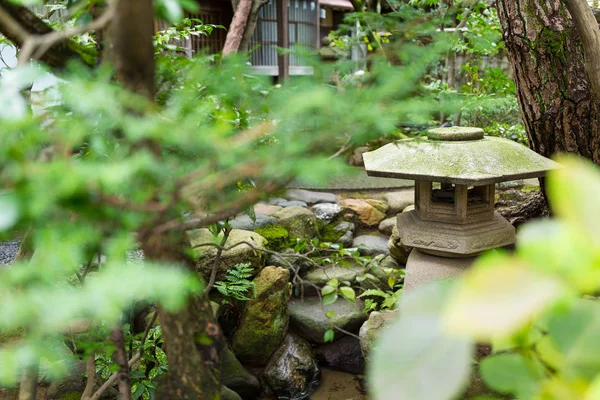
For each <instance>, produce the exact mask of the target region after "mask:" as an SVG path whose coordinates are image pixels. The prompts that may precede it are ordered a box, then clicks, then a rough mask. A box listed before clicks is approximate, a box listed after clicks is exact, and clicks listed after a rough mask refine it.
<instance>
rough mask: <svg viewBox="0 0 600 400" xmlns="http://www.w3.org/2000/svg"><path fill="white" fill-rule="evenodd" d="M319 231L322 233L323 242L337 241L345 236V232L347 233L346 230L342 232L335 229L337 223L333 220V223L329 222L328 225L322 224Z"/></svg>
mask: <svg viewBox="0 0 600 400" xmlns="http://www.w3.org/2000/svg"><path fill="white" fill-rule="evenodd" d="M319 233H320V234H321V241H322V242H330V243H335V242H337V241H338V240H339V239H340V238H341V237H342V236H344V233H346V232H341V231H337V230H335V223H334V222H333V221H332V223H329V224H327V225H325V224H322V225H320V226H319Z"/></svg>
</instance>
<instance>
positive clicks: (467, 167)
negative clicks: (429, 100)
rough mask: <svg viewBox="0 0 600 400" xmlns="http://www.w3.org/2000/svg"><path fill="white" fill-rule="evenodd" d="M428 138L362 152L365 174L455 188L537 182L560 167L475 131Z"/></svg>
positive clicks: (433, 133)
mask: <svg viewBox="0 0 600 400" xmlns="http://www.w3.org/2000/svg"><path fill="white" fill-rule="evenodd" d="M427 136H428V138H414V139H403V140H398V141H396V142H393V143H389V144H387V145H385V146H383V147H380V148H379V149H377V150H374V151H370V152H367V153H363V159H364V162H365V169H366V171H367V174H368V175H369V176H379V177H386V178H403V179H413V180H420V181H432V182H442V183H454V184H460V185H488V184H492V183H498V182H504V181H511V180H515V179H525V178H536V177H540V176H543V175H544V174H545V173H546V171H548V170H551V169H555V168H558V167H559V164H558V163H556V162H554V161H552V160H550V159H548V158H546V157H543V156H541V155H539V154H537V153H535V152H534V151H532V150H530V149H529V148H527V147H525V146H523V145H521V144H519V143H516V142H513V141H511V140H508V139H503V138H497V137H490V136H483V130H482V129H479V128H464V127H451V128H436V129H431V130H429V131H428V133H427Z"/></svg>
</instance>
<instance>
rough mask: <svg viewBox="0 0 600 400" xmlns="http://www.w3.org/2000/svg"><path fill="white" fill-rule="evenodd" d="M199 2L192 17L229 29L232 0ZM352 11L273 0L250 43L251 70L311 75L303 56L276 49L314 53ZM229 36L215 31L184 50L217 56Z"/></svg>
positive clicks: (311, 0)
mask: <svg viewBox="0 0 600 400" xmlns="http://www.w3.org/2000/svg"><path fill="white" fill-rule="evenodd" d="M199 1H200V11H199V12H198V13H197V14H195V15H190V17H193V18H198V19H200V20H201V21H202V22H204V23H205V24H214V25H223V26H225V27H226V28H228V27H229V25H230V23H231V19H232V18H233V10H232V6H231V1H230V0H199ZM284 7H285V8H287V10H288V12H287V13H285V14H284V13H282V12H281V10H282V9H283V8H284ZM352 10H353V6H352V3H350V1H349V0H270V1H269V2H268V3H267V4H265V5H264V6H263V7H262V8H261V10H260V12H259V16H258V21H257V24H256V30H255V31H254V35H253V36H252V40H251V43H250V63H251V64H252V69H253V70H254V71H255V72H256V73H257V74H264V75H270V76H275V77H280V78H282V77H283V78H285V77H287V76H290V75H310V74H312V73H313V72H312V68H311V67H309V66H307V65H306V64H305V63H303V60H302V58H301V57H298V56H296V55H295V54H291V55H287V56H282V55H280V54H278V52H277V50H276V48H277V47H281V48H289V49H293V50H294V49H295V50H300V51H301V52H304V51H309V52H315V51H317V50H318V49H319V47H320V45H321V38H322V37H323V36H327V34H328V33H329V32H330V31H331V30H333V29H336V28H337V26H338V25H339V24H340V23H341V22H342V20H343V13H345V12H348V11H352ZM160 25H162V24H159V29H161V28H162V27H161V26H160ZM226 35H227V31H226V30H224V29H215V30H214V31H213V32H212V33H211V34H210V35H209V36H201V37H196V36H194V37H192V38H191V39H190V40H189V41H188V43H185V44H184V47H185V48H186V49H187V52H188V55H189V56H192V55H193V54H196V53H198V52H200V51H206V52H208V53H211V54H214V53H218V52H220V51H221V50H222V49H223V45H224V44H225V36H226Z"/></svg>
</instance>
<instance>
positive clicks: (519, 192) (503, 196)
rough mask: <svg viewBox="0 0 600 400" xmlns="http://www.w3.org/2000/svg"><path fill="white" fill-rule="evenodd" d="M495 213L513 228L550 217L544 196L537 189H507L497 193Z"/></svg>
mask: <svg viewBox="0 0 600 400" xmlns="http://www.w3.org/2000/svg"><path fill="white" fill-rule="evenodd" d="M497 197H498V199H499V200H498V201H497V202H496V211H498V212H499V213H500V215H502V216H503V217H504V218H506V219H507V220H508V222H510V223H511V225H512V226H514V227H515V228H516V227H518V226H519V225H521V224H523V223H525V222H527V221H529V220H531V219H534V218H544V217H548V216H549V215H550V211H549V210H548V205H547V204H546V201H545V200H544V195H543V194H542V193H541V192H540V191H539V187H538V188H524V189H509V190H506V191H503V192H500V193H498V195H497Z"/></svg>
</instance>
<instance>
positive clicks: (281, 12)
mask: <svg viewBox="0 0 600 400" xmlns="http://www.w3.org/2000/svg"><path fill="white" fill-rule="evenodd" d="M288 5H289V0H277V46H279V47H280V48H282V49H289V48H290V24H289V19H288V16H289V14H288V13H289V10H288ZM277 66H278V67H279V79H278V81H279V83H283V82H285V81H286V80H288V79H289V77H290V55H289V54H278V55H277Z"/></svg>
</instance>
